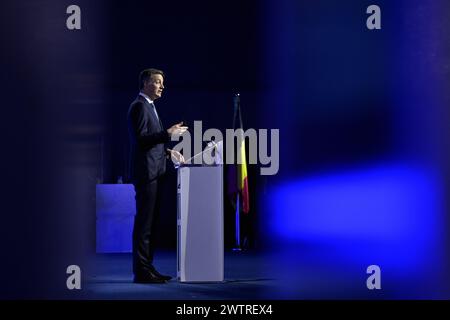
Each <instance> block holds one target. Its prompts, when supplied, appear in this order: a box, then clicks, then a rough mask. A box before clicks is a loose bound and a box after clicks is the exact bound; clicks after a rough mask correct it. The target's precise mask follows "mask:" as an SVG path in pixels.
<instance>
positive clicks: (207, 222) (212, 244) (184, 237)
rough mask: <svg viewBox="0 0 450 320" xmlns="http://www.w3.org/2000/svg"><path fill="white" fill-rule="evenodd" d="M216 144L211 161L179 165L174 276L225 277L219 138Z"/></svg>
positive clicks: (208, 279)
mask: <svg viewBox="0 0 450 320" xmlns="http://www.w3.org/2000/svg"><path fill="white" fill-rule="evenodd" d="M215 148H217V152H216V154H215V155H214V157H215V160H214V161H213V163H212V164H210V165H208V164H197V165H196V164H183V165H181V166H180V167H179V168H178V184H177V189H178V225H177V276H178V280H179V281H180V282H221V281H223V278H224V277H223V273H224V240H223V162H222V158H221V155H222V144H221V142H220V143H219V144H215ZM194 158H195V157H194ZM205 160H206V157H205ZM208 163H211V161H208Z"/></svg>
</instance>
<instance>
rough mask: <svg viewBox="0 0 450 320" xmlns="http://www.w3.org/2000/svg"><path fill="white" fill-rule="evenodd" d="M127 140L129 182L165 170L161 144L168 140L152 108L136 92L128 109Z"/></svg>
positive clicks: (164, 155)
mask: <svg viewBox="0 0 450 320" xmlns="http://www.w3.org/2000/svg"><path fill="white" fill-rule="evenodd" d="M128 132H129V135H130V142H131V159H130V177H131V179H132V182H133V183H142V182H148V181H152V180H154V179H156V178H158V177H160V176H162V175H163V174H164V173H165V171H166V151H165V148H164V143H166V142H168V141H169V140H170V137H169V134H168V133H167V131H166V130H164V128H163V125H162V123H161V121H158V118H157V117H156V114H155V112H154V111H153V107H152V106H151V105H150V104H149V103H148V102H147V100H146V99H145V98H144V97H143V96H141V95H138V97H137V98H136V100H134V101H133V103H132V104H131V106H130V108H129V110H128Z"/></svg>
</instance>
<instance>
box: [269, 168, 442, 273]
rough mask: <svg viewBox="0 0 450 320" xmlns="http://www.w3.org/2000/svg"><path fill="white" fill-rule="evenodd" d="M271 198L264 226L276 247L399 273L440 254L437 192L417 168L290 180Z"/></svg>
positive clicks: (434, 184)
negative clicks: (307, 247)
mask: <svg viewBox="0 0 450 320" xmlns="http://www.w3.org/2000/svg"><path fill="white" fill-rule="evenodd" d="M272 194H273V196H272V197H271V198H270V204H269V205H270V208H271V214H270V216H271V223H269V225H271V226H272V228H273V229H272V232H273V233H274V235H275V236H276V237H277V238H278V239H281V240H282V241H286V242H296V243H302V242H303V243H309V244H311V243H315V244H321V245H325V246H327V248H329V249H330V250H333V252H334V253H335V254H337V256H338V257H340V258H341V259H344V260H346V259H347V260H353V261H355V260H356V261H374V262H378V263H380V264H384V265H388V266H391V267H393V268H399V269H401V268H404V267H405V266H407V265H408V266H414V267H416V268H419V267H420V266H421V265H422V264H423V263H431V261H432V260H433V254H434V252H439V251H440V250H438V248H437V247H436V246H438V244H439V239H440V238H439V237H440V234H441V233H440V223H441V219H442V216H441V211H442V210H441V207H440V204H441V201H440V196H439V194H440V188H439V186H438V183H437V179H436V178H435V177H434V175H433V174H432V173H431V172H429V171H427V170H425V169H423V168H418V167H413V166H407V165H398V164H392V165H378V166H373V167H370V168H366V169H360V170H354V171H351V172H342V173H335V174H329V175H321V176H317V177H310V178H307V179H298V180H293V181H290V182H287V183H285V184H282V185H279V186H277V187H275V188H274V190H273V191H272Z"/></svg>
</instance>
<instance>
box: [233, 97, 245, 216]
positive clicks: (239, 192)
mask: <svg viewBox="0 0 450 320" xmlns="http://www.w3.org/2000/svg"><path fill="white" fill-rule="evenodd" d="M236 121H237V126H236ZM233 129H234V130H236V129H242V130H241V131H240V139H238V142H239V143H240V145H238V146H237V158H236V159H237V163H236V164H235V165H231V166H230V168H229V170H228V194H229V195H230V196H232V197H233V199H234V201H236V207H237V208H242V211H243V212H244V213H248V212H249V211H250V199H249V192H248V176H247V157H246V152H245V139H244V126H243V124H242V115H241V105H240V96H239V94H236V96H235V97H234V117H233Z"/></svg>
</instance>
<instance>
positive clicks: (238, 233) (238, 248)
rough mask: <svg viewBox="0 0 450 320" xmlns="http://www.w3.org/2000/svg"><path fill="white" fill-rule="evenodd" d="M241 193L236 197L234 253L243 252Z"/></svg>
mask: <svg viewBox="0 0 450 320" xmlns="http://www.w3.org/2000/svg"><path fill="white" fill-rule="evenodd" d="M239 207H240V206H239V193H238V194H237V195H236V239H235V240H236V242H235V247H234V248H233V251H241V250H242V249H241V230H240V229H241V228H240V209H239Z"/></svg>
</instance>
